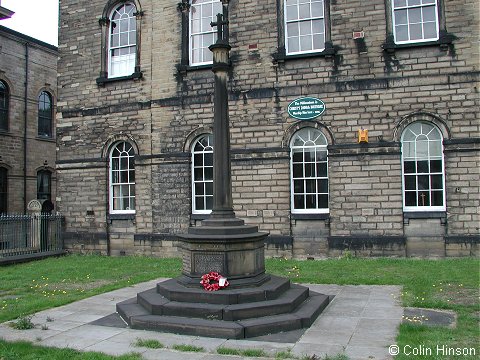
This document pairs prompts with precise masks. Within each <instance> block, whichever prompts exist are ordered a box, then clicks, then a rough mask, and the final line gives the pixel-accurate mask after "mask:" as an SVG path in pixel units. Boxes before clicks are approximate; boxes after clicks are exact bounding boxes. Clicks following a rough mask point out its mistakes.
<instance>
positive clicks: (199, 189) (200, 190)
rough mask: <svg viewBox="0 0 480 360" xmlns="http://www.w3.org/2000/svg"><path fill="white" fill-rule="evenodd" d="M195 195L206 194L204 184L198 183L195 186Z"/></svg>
mask: <svg viewBox="0 0 480 360" xmlns="http://www.w3.org/2000/svg"><path fill="white" fill-rule="evenodd" d="M195 194H196V195H203V194H204V186H203V183H196V184H195Z"/></svg>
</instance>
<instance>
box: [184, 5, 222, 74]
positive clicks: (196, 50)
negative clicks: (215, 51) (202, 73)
mask: <svg viewBox="0 0 480 360" xmlns="http://www.w3.org/2000/svg"><path fill="white" fill-rule="evenodd" d="M190 5H191V6H190V14H189V28H190V31H189V34H190V37H189V47H190V49H189V50H190V65H206V64H211V63H212V61H213V57H212V52H211V51H210V50H209V49H208V47H209V46H210V45H212V44H213V43H214V42H215V41H216V40H217V33H216V30H215V28H214V27H212V26H210V23H211V22H213V21H216V16H217V14H218V13H222V11H223V9H222V3H221V2H220V0H192V2H191V4H190Z"/></svg>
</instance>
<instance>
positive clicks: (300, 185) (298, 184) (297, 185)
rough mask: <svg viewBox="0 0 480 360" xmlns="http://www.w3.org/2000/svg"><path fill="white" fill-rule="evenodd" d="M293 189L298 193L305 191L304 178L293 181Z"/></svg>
mask: <svg viewBox="0 0 480 360" xmlns="http://www.w3.org/2000/svg"><path fill="white" fill-rule="evenodd" d="M293 191H294V192H295V193H296V194H298V193H304V192H305V187H304V181H303V180H294V181H293Z"/></svg>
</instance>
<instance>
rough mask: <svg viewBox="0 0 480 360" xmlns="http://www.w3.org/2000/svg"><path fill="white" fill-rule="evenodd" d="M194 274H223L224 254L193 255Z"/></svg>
mask: <svg viewBox="0 0 480 360" xmlns="http://www.w3.org/2000/svg"><path fill="white" fill-rule="evenodd" d="M193 263H194V265H193V266H194V272H196V273H198V274H206V273H208V272H210V271H216V272H219V273H222V272H224V269H225V256H224V254H215V253H210V254H205V253H204V254H193Z"/></svg>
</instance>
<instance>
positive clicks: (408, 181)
mask: <svg viewBox="0 0 480 360" xmlns="http://www.w3.org/2000/svg"><path fill="white" fill-rule="evenodd" d="M404 179H405V190H416V189H417V177H416V176H415V175H413V176H412V175H410V176H405V177H404Z"/></svg>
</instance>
